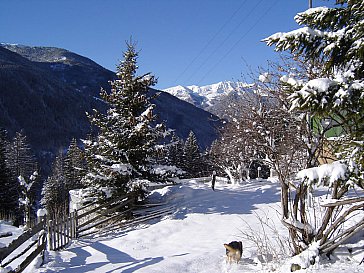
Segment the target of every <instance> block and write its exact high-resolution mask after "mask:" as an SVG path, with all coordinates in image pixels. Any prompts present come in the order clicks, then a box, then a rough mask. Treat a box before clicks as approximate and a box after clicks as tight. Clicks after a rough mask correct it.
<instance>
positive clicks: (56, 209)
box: [41, 151, 69, 218]
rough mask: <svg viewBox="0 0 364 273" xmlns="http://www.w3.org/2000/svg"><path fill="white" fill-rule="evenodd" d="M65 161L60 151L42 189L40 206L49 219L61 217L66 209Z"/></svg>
mask: <svg viewBox="0 0 364 273" xmlns="http://www.w3.org/2000/svg"><path fill="white" fill-rule="evenodd" d="M64 161H65V159H64V155H63V152H62V151H60V152H59V153H58V156H57V157H56V159H55V160H54V162H53V164H52V171H51V175H50V176H49V177H48V178H47V180H46V181H45V183H44V185H43V189H42V200H41V204H42V205H43V206H44V207H45V208H46V209H47V211H48V214H49V215H50V217H53V218H56V217H60V216H63V215H64V213H65V212H66V211H67V209H68V200H69V198H68V189H67V188H66V187H67V185H68V184H69V183H68V181H67V179H66V177H65V170H64V165H65V162H64Z"/></svg>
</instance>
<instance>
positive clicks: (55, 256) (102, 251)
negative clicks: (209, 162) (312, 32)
mask: <svg viewBox="0 0 364 273" xmlns="http://www.w3.org/2000/svg"><path fill="white" fill-rule="evenodd" d="M279 198H280V189H279V185H278V183H277V182H276V181H269V180H268V181H255V180H254V181H251V182H249V183H246V184H242V185H231V184H230V185H229V184H219V183H218V184H217V185H216V191H212V190H211V188H210V185H209V184H205V183H201V182H196V181H190V182H186V183H184V184H182V185H176V186H169V187H167V188H163V189H160V190H155V191H153V192H152V193H151V195H150V199H151V200H152V201H153V203H155V202H157V201H160V202H168V205H172V204H173V205H175V206H176V207H177V208H178V209H177V210H176V212H175V213H174V214H172V215H169V216H166V217H164V218H162V219H159V220H153V221H151V222H148V223H147V224H142V225H138V226H136V227H133V228H129V229H127V230H119V231H114V232H109V233H104V234H103V235H100V236H94V237H90V238H85V239H80V240H75V241H73V242H72V244H71V245H69V246H68V247H67V249H65V250H63V251H60V252H50V253H48V259H47V260H48V263H46V264H45V265H43V266H42V267H41V268H34V267H33V268H30V269H29V271H28V272H35V273H45V272H47V273H50V272H63V273H66V272H67V273H80V272H110V273H111V272H115V273H116V272H142V273H143V272H144V273H157V272H176V273H179V272H180V273H182V272H187V273H188V272H190V273H192V272H194V273H195V272H196V273H197V272H198V273H200V272H202V273H204V272H206V273H207V272H210V273H215V272H216V273H221V272H230V273H232V272H273V271H275V272H278V273H280V272H281V273H283V272H289V271H290V270H289V265H290V263H289V259H283V258H281V259H278V260H273V262H271V263H269V264H268V265H266V264H265V263H263V264H262V263H260V261H259V260H261V258H262V257H259V254H260V251H259V249H258V248H257V247H256V245H255V244H254V242H253V241H249V240H246V239H245V238H244V236H243V231H244V230H245V231H249V232H252V233H253V234H256V235H257V236H258V237H259V236H261V237H260V238H263V239H264V238H265V239H266V240H268V241H269V242H267V244H268V243H272V244H273V247H276V248H279V247H280V246H278V245H276V246H275V245H274V243H275V242H276V240H275V238H276V236H277V234H275V231H274V230H276V231H277V232H278V233H279V234H280V235H279V236H282V237H280V238H281V239H284V238H285V236H286V234H287V231H286V229H285V228H284V227H283V225H282V224H281V222H280V216H279V213H278V212H277V211H279V204H280V202H279ZM258 217H261V219H263V220H267V221H269V222H270V225H271V226H272V227H273V228H274V229H269V228H265V237H264V236H263V235H264V233H263V232H262V223H261V222H260V221H259V220H258ZM233 240H241V241H243V255H242V259H241V261H240V263H239V264H227V263H226V258H225V248H224V247H223V244H224V243H229V242H230V241H233ZM263 241H264V240H263ZM354 246H355V247H356V248H355V249H356V250H358V249H359V248H360V246H358V245H354ZM357 248H358V249H357ZM360 253H361V255H363V252H362V251H361V252H360ZM334 258H335V257H334ZM335 259H336V258H335ZM350 259H351V258H350ZM336 261H337V262H335V264H333V265H332V264H331V263H328V262H325V261H323V262H320V264H317V265H315V266H313V267H312V268H310V269H306V270H300V271H297V272H322V270H325V271H327V272H333V273H337V272H341V273H342V272H363V271H358V270H362V269H363V268H361V267H358V262H356V261H353V260H349V259H347V258H340V259H339V258H337V260H336ZM287 270H288V271H287ZM348 270H349V271H348Z"/></svg>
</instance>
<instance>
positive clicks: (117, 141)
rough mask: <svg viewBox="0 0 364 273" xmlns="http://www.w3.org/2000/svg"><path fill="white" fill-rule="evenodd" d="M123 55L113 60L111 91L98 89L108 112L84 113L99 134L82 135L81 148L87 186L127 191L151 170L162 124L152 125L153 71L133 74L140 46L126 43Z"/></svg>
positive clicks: (162, 131) (121, 191) (161, 132)
mask: <svg viewBox="0 0 364 273" xmlns="http://www.w3.org/2000/svg"><path fill="white" fill-rule="evenodd" d="M123 55H124V60H123V61H121V62H120V64H119V65H118V66H117V73H116V75H117V79H116V80H114V81H111V82H110V84H111V92H110V93H108V92H106V91H105V90H103V89H102V90H101V94H100V96H101V98H102V99H103V100H104V101H105V102H106V103H107V104H108V106H109V109H108V110H107V113H106V114H103V113H100V112H98V111H94V113H93V114H88V117H89V119H90V122H91V123H92V125H94V126H96V127H97V129H98V136H97V137H96V139H94V140H92V141H85V153H86V157H87V161H88V164H89V168H90V171H89V173H88V174H87V175H86V176H85V178H84V181H85V183H87V184H88V185H90V186H94V187H102V186H108V187H112V188H113V189H115V190H116V191H117V192H119V193H125V192H128V191H130V190H132V188H133V187H134V185H136V184H137V183H136V181H137V180H138V178H148V177H150V173H151V172H153V163H154V159H153V154H154V149H155V147H156V144H157V141H158V139H159V138H160V137H161V136H162V135H163V133H164V131H165V130H164V126H162V125H161V124H157V125H154V124H152V122H153V121H154V120H155V115H154V114H153V109H154V105H153V104H152V103H151V102H150V99H149V97H148V90H149V88H150V86H152V85H154V84H155V83H156V79H155V77H154V76H152V75H151V74H149V73H148V74H145V75H142V76H137V75H136V71H137V69H138V66H137V57H138V52H137V51H136V49H135V44H133V43H132V42H128V43H127V50H126V51H125V52H124V54H123Z"/></svg>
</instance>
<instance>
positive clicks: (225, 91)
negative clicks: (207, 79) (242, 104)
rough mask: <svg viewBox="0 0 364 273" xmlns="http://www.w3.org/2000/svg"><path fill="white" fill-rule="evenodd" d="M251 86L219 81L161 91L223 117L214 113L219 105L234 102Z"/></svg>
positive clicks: (218, 113) (221, 114)
mask: <svg viewBox="0 0 364 273" xmlns="http://www.w3.org/2000/svg"><path fill="white" fill-rule="evenodd" d="M251 86H252V85H251V84H247V83H244V82H239V81H237V82H233V81H221V82H218V83H214V84H209V85H204V86H198V85H189V86H182V85H177V86H174V87H169V88H165V89H163V91H164V92H167V93H169V94H171V95H173V96H176V97H177V98H179V99H181V100H184V101H187V102H189V103H191V104H193V105H194V106H196V107H199V108H201V109H204V110H206V111H209V112H211V113H213V114H215V115H217V116H220V117H223V113H221V112H220V111H216V109H217V108H221V106H220V104H224V105H225V104H226V102H225V101H226V100H230V99H233V100H236V99H238V97H240V96H243V95H244V93H246V92H247V91H248V90H249V88H250V87H251Z"/></svg>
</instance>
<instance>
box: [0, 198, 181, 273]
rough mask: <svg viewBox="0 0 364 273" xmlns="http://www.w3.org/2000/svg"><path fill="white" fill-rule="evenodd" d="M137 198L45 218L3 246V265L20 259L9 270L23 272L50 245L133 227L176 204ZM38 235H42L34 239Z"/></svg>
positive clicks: (0, 250)
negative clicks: (137, 200)
mask: <svg viewBox="0 0 364 273" xmlns="http://www.w3.org/2000/svg"><path fill="white" fill-rule="evenodd" d="M133 201H134V197H133V196H122V197H119V198H117V199H111V198H110V199H106V200H104V201H103V202H98V201H95V202H91V203H89V204H87V205H85V206H83V207H82V208H80V209H78V210H76V211H74V212H71V213H70V214H69V215H67V216H66V217H63V218H57V219H52V220H48V221H46V219H42V221H40V222H39V223H38V224H36V225H35V226H34V227H32V228H31V229H28V230H27V231H26V232H24V233H23V234H22V235H20V236H19V237H18V238H17V239H15V240H14V241H12V242H11V243H10V244H9V245H8V246H7V247H5V248H0V266H1V267H7V266H10V265H11V264H12V263H13V262H14V261H15V260H16V261H17V262H16V268H15V269H13V268H11V266H10V267H9V268H10V271H8V272H14V273H15V272H22V271H23V270H24V269H25V268H26V267H27V266H28V265H29V264H30V263H31V261H33V260H34V259H35V258H36V257H37V256H38V255H39V254H41V253H42V252H43V251H44V250H45V249H47V248H48V249H49V250H60V249H62V248H63V247H65V246H67V245H68V244H69V243H70V242H71V240H72V239H75V238H80V237H83V236H88V235H91V234H94V233H96V232H99V231H100V230H102V229H105V230H106V229H107V230H109V231H111V230H112V229H116V228H120V227H129V226H131V225H133V224H138V223H142V222H145V221H147V220H150V219H154V218H157V217H163V216H164V215H167V214H170V213H172V212H173V211H174V210H175V207H173V206H165V205H166V204H149V205H142V206H134V205H133ZM96 228H97V229H96ZM34 235H37V236H38V237H37V238H36V239H34V237H33V236H34ZM31 238H32V239H31ZM20 247H21V248H20ZM8 270H9V269H8Z"/></svg>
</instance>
